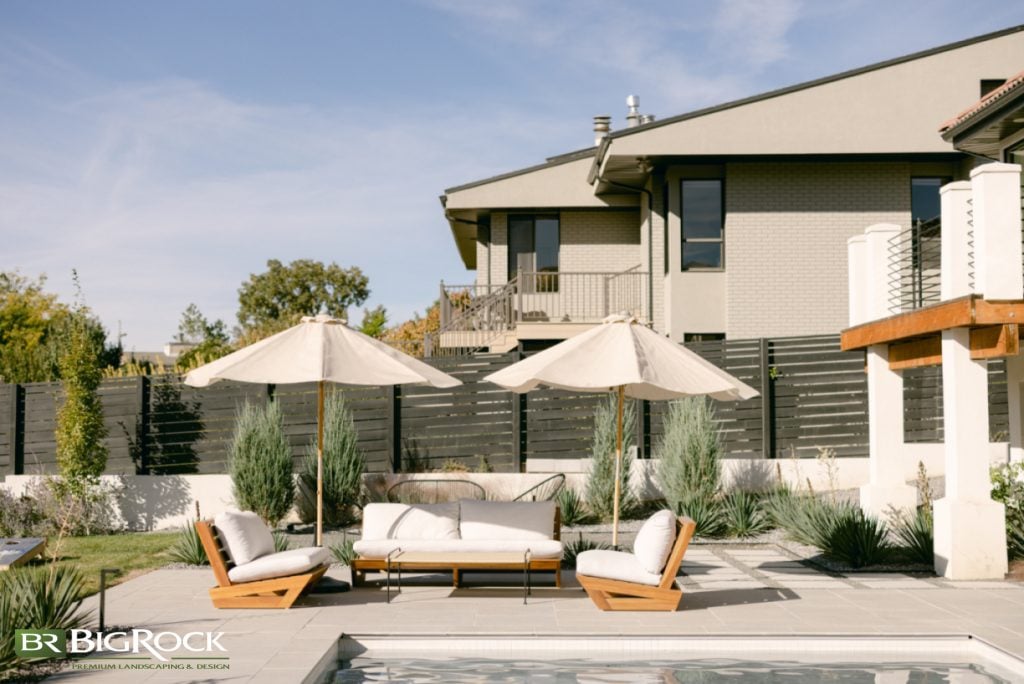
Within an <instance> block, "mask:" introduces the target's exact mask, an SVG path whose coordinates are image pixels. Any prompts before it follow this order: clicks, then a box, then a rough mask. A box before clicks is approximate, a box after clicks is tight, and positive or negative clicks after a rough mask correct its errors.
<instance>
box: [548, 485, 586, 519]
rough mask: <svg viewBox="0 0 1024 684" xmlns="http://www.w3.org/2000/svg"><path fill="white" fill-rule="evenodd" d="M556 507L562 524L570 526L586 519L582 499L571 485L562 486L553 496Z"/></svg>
mask: <svg viewBox="0 0 1024 684" xmlns="http://www.w3.org/2000/svg"><path fill="white" fill-rule="evenodd" d="M555 501H556V502H557V503H558V508H559V510H560V512H561V516H562V524H563V525H566V526H569V527H572V526H573V525H579V524H581V523H583V522H585V521H586V519H587V510H586V508H584V506H583V499H581V498H580V495H579V494H578V493H577V492H576V490H575V489H573V488H572V487H563V488H562V489H561V490H560V491H559V492H558V495H557V496H555Z"/></svg>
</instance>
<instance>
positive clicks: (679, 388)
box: [485, 314, 758, 545]
mask: <svg viewBox="0 0 1024 684" xmlns="http://www.w3.org/2000/svg"><path fill="white" fill-rule="evenodd" d="M485 380H490V381H491V382H493V383H495V384H497V385H500V386H502V387H505V388H506V389H510V390H512V391H513V392H520V393H521V392H529V391H530V390H532V389H534V388H535V387H537V386H538V385H548V386H550V387H557V388H559V389H567V390H572V391H577V392H608V391H614V392H616V393H617V394H618V421H617V427H616V441H615V501H614V503H613V509H612V544H613V545H617V544H618V537H619V498H620V494H621V492H620V491H619V488H620V484H619V473H620V470H621V468H622V405H623V403H624V401H625V397H632V398H634V399H652V400H658V399H677V398H680V397H687V396H694V395H707V396H709V397H712V398H714V399H719V400H737V399H750V398H752V397H756V396H757V394H758V393H757V391H755V390H754V388H752V387H750V386H748V385H746V384H744V383H743V382H741V381H739V380H737V379H736V378H734V377H733V376H731V375H729V374H728V373H726V372H725V371H723V370H722V369H721V368H718V367H717V366H715V365H714V364H712V363H710V362H708V361H705V360H704V359H702V358H701V357H700V356H698V355H697V354H695V353H693V352H692V351H690V350H688V349H686V348H684V347H682V346H680V345H678V344H676V343H675V342H672V341H671V340H669V339H668V338H666V337H662V336H661V335H659V334H658V333H656V332H654V331H653V330H651V329H650V328H648V327H647V326H645V325H643V324H641V323H640V322H639V321H638V320H637V319H636V318H634V317H632V316H628V315H622V314H620V315H614V316H609V317H608V318H606V319H604V322H603V323H602V324H601V325H598V326H595V327H594V328H592V329H590V330H588V331H586V332H584V333H581V334H579V335H577V336H576V337H570V338H569V339H567V340H565V341H564V342H560V343H559V344H557V345H555V346H554V347H551V348H550V349H546V350H544V351H542V352H540V353H539V354H536V355H534V356H531V357H530V358H528V359H524V360H523V361H520V362H519V363H516V364H513V365H511V366H509V367H508V368H504V369H502V370H500V371H497V372H496V373H491V374H490V375H488V376H487V377H486V378H485Z"/></svg>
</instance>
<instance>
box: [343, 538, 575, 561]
mask: <svg viewBox="0 0 1024 684" xmlns="http://www.w3.org/2000/svg"><path fill="white" fill-rule="evenodd" d="M352 548H353V550H354V551H355V552H356V553H358V554H359V556H360V558H374V559H376V558H387V556H388V554H389V553H391V552H392V551H394V550H395V549H402V550H403V551H431V552H436V553H449V552H477V553H505V552H508V553H524V552H525V551H526V550H527V549H529V550H530V555H531V556H532V557H533V558H561V557H562V542H560V541H557V540H555V539H529V540H525V539H524V540H518V541H514V540H513V541H510V540H507V539H492V540H487V539H468V540H467V539H441V540H434V541H431V540H425V539H420V540H401V539H360V540H359V541H357V542H356V543H354V544H353V545H352Z"/></svg>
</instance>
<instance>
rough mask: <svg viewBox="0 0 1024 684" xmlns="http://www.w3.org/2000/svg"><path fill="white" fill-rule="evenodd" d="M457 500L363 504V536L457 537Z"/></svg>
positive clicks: (401, 537)
mask: <svg viewBox="0 0 1024 684" xmlns="http://www.w3.org/2000/svg"><path fill="white" fill-rule="evenodd" d="M458 538H459V504H458V503H456V502H452V503H439V504H401V503H372V504H367V505H366V507H365V508H363V539H458Z"/></svg>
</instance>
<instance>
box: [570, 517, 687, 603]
mask: <svg viewBox="0 0 1024 684" xmlns="http://www.w3.org/2000/svg"><path fill="white" fill-rule="evenodd" d="M696 528H697V523H695V522H694V521H693V520H691V519H690V518H687V517H679V518H677V519H676V541H675V544H673V546H672V551H671V552H670V553H669V556H668V561H666V563H665V570H664V571H663V572H662V574H661V581H660V582H659V583H658V585H657V586H650V585H647V584H637V583H635V582H623V581H622V580H612V579H606V578H604V577H590V576H588V575H580V574H579V573H577V574H576V579H577V580H579V582H580V584H581V585H582V586H583V588H584V589H585V590H586V592H587V595H589V596H590V600H591V601H593V602H594V605H596V606H597V607H598V608H600V609H601V610H623V611H625V610H665V611H673V610H678V609H679V600H680V599H681V598H682V597H683V590H682V589H680V588H679V587H678V586H677V585H676V573H678V572H679V566H680V565H681V564H682V562H683V555H684V554H685V553H686V547H687V546H689V545H690V539H692V538H693V532H694V530H695V529H696Z"/></svg>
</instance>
